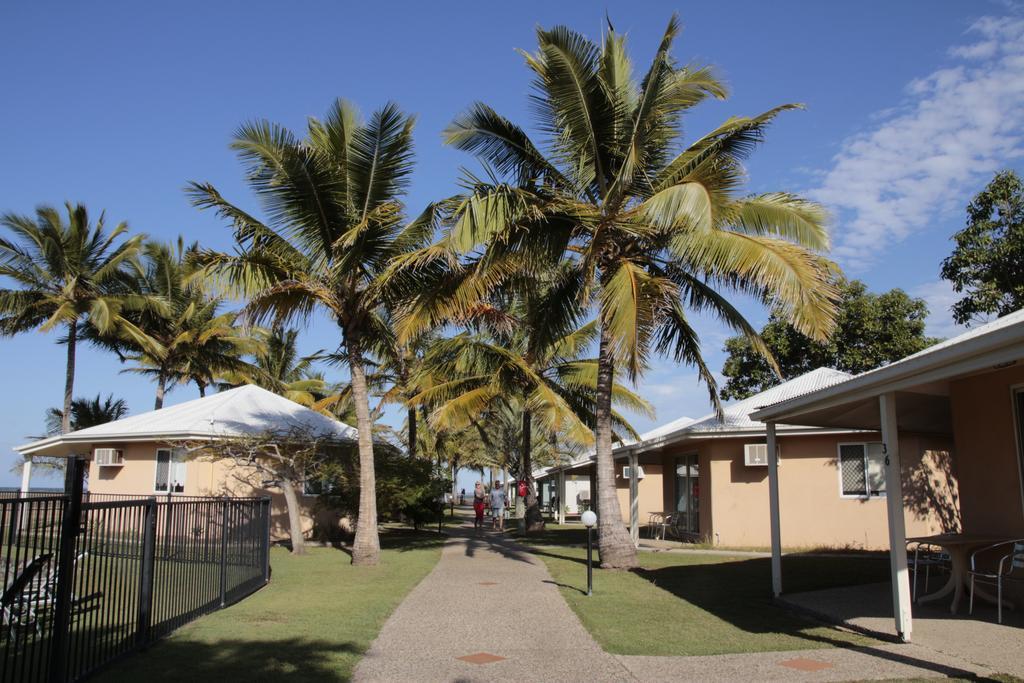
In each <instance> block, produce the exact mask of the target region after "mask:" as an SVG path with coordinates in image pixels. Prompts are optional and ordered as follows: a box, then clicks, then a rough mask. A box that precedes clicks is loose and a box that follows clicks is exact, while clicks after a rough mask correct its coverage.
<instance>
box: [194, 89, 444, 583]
mask: <svg viewBox="0 0 1024 683" xmlns="http://www.w3.org/2000/svg"><path fill="white" fill-rule="evenodd" d="M412 127H413V119H412V118H411V117H409V116H406V115H404V114H402V113H401V112H400V111H399V109H398V108H397V107H396V106H395V105H393V104H388V105H386V106H384V107H383V108H381V109H379V110H377V111H376V112H375V113H374V114H373V115H372V116H371V117H370V119H369V121H368V122H366V123H363V122H361V121H360V120H359V116H358V115H357V113H356V111H355V109H354V108H353V107H352V105H350V104H348V103H346V102H344V101H342V100H338V101H336V102H335V103H334V104H333V106H332V107H331V109H330V111H329V112H328V114H327V117H326V118H325V119H324V120H322V121H321V120H318V119H310V121H309V124H308V130H307V134H306V137H305V138H303V139H300V138H298V137H296V136H295V135H294V134H293V133H292V132H291V131H289V130H287V129H286V128H284V127H282V126H280V125H277V124H274V123H271V122H269V121H256V122H252V123H248V124H245V125H243V126H242V127H241V128H240V129H239V130H238V132H237V133H236V134H235V139H234V142H233V143H232V148H233V149H234V150H235V151H236V152H237V153H238V154H239V156H240V157H241V159H242V160H243V161H244V162H245V163H246V164H247V165H248V167H249V168H248V171H247V173H246V182H247V183H248V184H249V186H250V187H251V188H252V189H253V191H255V192H256V194H257V195H258V196H259V198H260V200H261V201H262V204H263V207H264V210H265V213H266V215H267V220H266V221H261V220H259V219H257V218H256V217H254V216H252V215H251V214H249V213H247V212H245V211H243V210H242V209H240V208H238V207H237V206H235V205H234V204H231V203H230V202H228V201H227V200H226V199H224V198H223V197H222V196H221V194H220V193H219V192H218V191H217V190H216V188H214V187H213V186H212V185H208V184H199V183H193V184H192V185H191V188H190V194H191V196H192V199H193V202H194V203H195V205H196V206H198V207H200V208H204V209H213V210H215V211H216V212H217V214H218V215H219V216H221V217H222V218H224V219H226V220H228V221H230V223H231V225H232V227H233V229H234V234H235V241H236V242H237V243H238V247H239V249H238V251H237V252H236V253H233V254H220V253H214V252H207V253H205V254H204V255H203V259H202V261H203V263H204V264H205V266H206V268H207V270H208V272H209V273H211V274H212V275H213V276H214V277H216V278H217V279H218V280H219V282H221V283H222V284H223V285H224V286H225V287H226V288H227V289H228V290H229V291H231V292H233V293H236V294H239V295H243V296H247V297H249V303H248V305H247V306H246V309H245V311H246V313H247V314H248V315H249V316H250V317H251V318H252V319H253V320H254V321H255V322H260V321H262V320H265V319H268V318H269V319H273V320H274V321H275V322H277V323H282V324H283V323H285V322H287V321H289V320H303V321H306V320H309V319H310V317H311V316H312V315H313V313H314V311H318V310H319V311H322V312H324V313H326V314H327V315H328V316H329V318H330V320H332V321H333V322H335V323H336V324H337V325H338V329H339V332H340V337H341V338H340V340H339V342H340V344H339V353H340V354H341V355H342V357H343V360H344V363H345V365H346V366H347V367H348V370H349V376H350V377H351V383H352V395H353V403H354V407H355V411H356V426H357V427H358V429H359V476H360V486H359V490H360V492H361V493H360V495H361V498H360V505H359V517H358V522H357V526H356V537H355V542H354V544H353V548H352V561H353V563H354V564H363V565H370V564H376V563H377V562H378V561H379V558H380V540H379V537H378V534H377V500H376V496H375V491H376V486H375V476H374V460H373V456H374V444H373V439H372V434H373V419H372V418H371V414H370V407H369V387H368V383H367V360H368V356H369V355H370V354H372V351H373V344H374V342H375V340H376V339H379V338H381V337H383V336H386V335H387V334H388V333H389V332H388V330H387V329H386V328H385V325H384V323H383V322H382V319H381V316H380V311H381V307H382V304H383V303H384V298H385V297H384V295H385V285H386V283H385V282H384V281H382V278H381V276H382V274H383V273H384V271H385V268H386V267H387V264H388V263H389V261H391V260H392V259H393V258H395V257H396V256H398V255H399V254H401V253H403V252H405V251H407V250H411V249H416V248H419V247H421V246H422V245H423V244H424V243H425V242H426V241H428V240H429V239H430V237H431V235H432V234H433V231H434V228H435V225H434V218H433V209H432V208H430V209H428V210H427V211H426V212H425V213H424V214H423V215H422V216H421V217H420V218H418V219H417V220H415V221H413V222H412V223H411V224H410V225H408V226H406V227H405V228H403V226H402V210H403V206H402V203H401V196H402V194H403V193H404V191H405V189H406V185H407V184H408V180H409V174H410V173H411V172H412V166H413V160H412Z"/></svg>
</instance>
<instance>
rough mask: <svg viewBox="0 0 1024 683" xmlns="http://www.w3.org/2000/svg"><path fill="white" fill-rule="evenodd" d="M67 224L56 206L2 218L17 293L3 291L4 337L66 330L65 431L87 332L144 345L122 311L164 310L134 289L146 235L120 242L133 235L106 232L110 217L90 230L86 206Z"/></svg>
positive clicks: (3, 262)
mask: <svg viewBox="0 0 1024 683" xmlns="http://www.w3.org/2000/svg"><path fill="white" fill-rule="evenodd" d="M65 210H66V215H67V220H66V221H65V220H64V218H63V217H62V216H61V214H60V212H59V211H58V210H57V209H55V208H53V207H49V206H42V207H39V208H38V209H36V215H35V217H34V218H32V217H30V216H22V215H17V214H13V213H7V214H3V215H2V216H0V225H2V226H3V227H5V228H7V229H8V230H9V231H10V233H11V238H10V239H4V238H0V276H6V277H8V278H10V279H11V280H13V281H14V282H15V283H17V285H18V288H17V289H0V335H3V336H11V335H15V334H18V333H20V332H27V331H28V330H32V329H38V330H40V331H42V332H49V331H50V330H53V329H56V328H58V327H63V328H64V330H65V331H66V337H65V338H64V339H63V340H62V341H63V343H65V344H67V347H68V350H67V366H66V370H65V379H64V405H63V408H62V411H61V414H62V419H61V431H64V432H67V431H69V430H70V428H71V415H72V398H71V397H72V395H73V393H74V384H75V351H76V349H77V344H78V337H79V336H80V334H81V333H82V331H83V330H84V329H93V330H95V331H97V332H100V333H103V334H113V333H115V332H116V333H118V334H122V335H125V336H126V337H128V338H132V339H135V340H137V341H139V342H140V343H141V342H142V341H143V338H142V335H141V334H140V332H139V330H138V329H137V328H135V326H134V325H132V324H131V323H130V322H128V321H127V320H126V319H125V317H124V316H123V315H122V313H124V312H126V311H128V310H132V309H138V308H146V307H159V302H154V301H152V300H148V299H147V298H146V297H144V296H140V295H139V294H138V293H136V292H134V291H132V288H131V286H130V278H129V277H128V275H127V272H126V267H127V266H128V265H129V264H130V263H131V262H132V260H134V259H135V257H136V256H137V254H138V252H139V247H140V245H141V244H142V241H143V239H144V238H145V236H144V235H135V236H134V237H129V238H127V239H124V240H121V241H119V238H120V237H121V236H122V235H124V234H125V233H126V232H127V231H128V225H127V224H126V223H119V224H118V225H117V226H116V227H115V228H114V229H113V230H111V231H110V232H107V230H106V225H105V222H104V216H103V214H100V217H99V220H98V221H96V223H95V225H90V222H89V214H88V211H87V210H86V208H85V207H84V206H82V205H81V204H77V205H74V206H72V205H71V204H70V203H68V204H66V205H65Z"/></svg>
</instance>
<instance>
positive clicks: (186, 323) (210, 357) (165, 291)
mask: <svg viewBox="0 0 1024 683" xmlns="http://www.w3.org/2000/svg"><path fill="white" fill-rule="evenodd" d="M198 248H199V247H198V245H197V244H196V243H193V244H190V245H188V246H185V243H184V241H183V240H182V238H180V237H179V238H178V240H177V242H176V243H174V244H164V243H160V242H147V243H146V244H145V246H144V247H143V263H142V264H141V265H140V266H139V268H138V269H137V273H136V278H135V281H134V283H133V287H134V289H135V290H136V291H139V292H142V293H144V294H145V295H147V296H150V297H153V298H156V299H159V300H160V301H163V302H165V303H166V306H165V307H164V308H163V309H160V310H156V309H151V310H143V311H139V312H137V313H135V314H133V315H132V316H131V320H132V322H133V323H134V327H135V329H137V330H139V331H141V334H142V335H143V336H142V342H141V343H140V341H139V338H138V335H136V336H134V337H132V336H126V335H112V334H102V333H100V332H96V331H91V332H89V333H88V334H87V335H86V336H87V338H88V339H89V340H90V341H91V342H93V343H94V344H96V345H98V346H101V347H103V348H107V349H110V350H112V351H114V352H115V353H117V354H118V355H119V356H120V357H121V359H122V360H123V361H131V362H133V363H135V367H133V368H129V369H128V370H125V372H130V373H135V374H140V375H144V376H147V377H152V378H153V379H154V380H155V382H156V397H155V401H154V409H156V410H159V409H160V408H163V405H164V397H165V396H166V393H167V391H168V389H170V388H171V387H173V386H175V385H176V384H187V383H189V382H194V383H195V384H196V386H197V387H198V388H199V395H200V396H205V395H206V388H207V387H208V386H210V385H211V384H213V383H214V382H215V381H217V380H218V379H220V378H221V377H222V376H224V375H226V374H229V373H231V374H233V375H234V376H240V375H245V376H253V375H255V374H256V372H257V371H256V369H255V368H254V367H253V366H252V365H251V364H249V363H247V362H245V361H244V360H243V358H242V356H243V355H245V354H246V353H255V352H258V351H259V349H260V346H261V345H260V341H259V339H258V338H256V337H253V336H252V335H249V334H247V333H246V332H245V331H244V330H242V328H241V327H240V326H239V325H238V324H237V318H238V314H237V313H234V312H223V313H222V312H220V310H219V309H220V307H221V306H222V305H223V300H222V299H220V298H218V297H216V296H212V295H211V294H210V293H209V292H208V291H207V290H206V286H205V283H204V281H203V279H202V277H201V275H202V273H201V272H200V271H199V269H198V267H197V266H196V265H195V264H194V260H195V257H196V254H197V253H198Z"/></svg>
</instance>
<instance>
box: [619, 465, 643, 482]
mask: <svg viewBox="0 0 1024 683" xmlns="http://www.w3.org/2000/svg"><path fill="white" fill-rule="evenodd" d="M629 477H630V473H629V465H626V466H624V467H623V468H622V478H623V479H629ZM636 478H637V479H643V478H644V467H643V465H637V466H636Z"/></svg>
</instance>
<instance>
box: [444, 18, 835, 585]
mask: <svg viewBox="0 0 1024 683" xmlns="http://www.w3.org/2000/svg"><path fill="white" fill-rule="evenodd" d="M678 28H679V27H678V22H677V20H676V18H675V17H673V18H672V20H671V21H670V22H669V25H668V28H667V30H666V31H665V34H664V37H663V38H662V41H661V44H660V45H659V47H658V49H657V51H656V53H655V56H654V59H653V61H652V63H651V65H650V67H649V68H648V70H647V72H646V73H645V74H644V76H643V78H642V79H639V80H638V79H637V78H636V77H635V76H634V75H633V65H632V62H631V60H630V59H629V56H628V55H627V51H626V42H625V37H624V36H622V35H620V34H618V33H616V32H615V30H614V29H613V28H612V27H611V26H610V25H609V27H608V31H607V33H606V34H605V36H604V38H603V40H602V42H601V44H600V45H598V44H595V43H593V42H592V41H590V40H589V39H587V38H586V37H585V36H583V35H581V34H579V33H576V32H573V31H571V30H569V29H568V28H565V27H556V28H553V29H551V30H545V29H538V31H537V39H538V44H539V47H538V51H537V52H536V53H534V54H528V53H523V56H524V58H525V60H526V63H527V65H528V67H529V68H530V69H531V70H532V71H533V72H534V74H535V82H534V86H535V93H534V95H533V97H532V99H533V103H534V105H535V110H536V111H537V115H538V117H539V128H540V129H541V130H542V131H543V132H544V134H545V135H546V138H547V139H546V147H545V148H544V149H543V151H542V148H541V147H538V146H537V145H535V144H534V143H533V141H532V140H531V139H530V138H529V136H528V135H527V134H526V132H525V131H524V130H523V129H521V128H520V127H518V126H516V125H515V124H513V123H512V122H511V121H509V120H508V119H506V118H504V117H502V116H501V115H499V114H498V113H497V112H496V111H494V110H493V109H492V108H490V107H488V106H487V105H485V104H481V103H478V104H475V105H473V106H472V107H471V108H470V109H469V110H468V111H467V112H465V113H464V114H462V115H461V116H459V117H458V118H457V119H456V120H455V121H454V123H453V124H452V125H451V127H450V128H449V129H448V130H447V132H446V138H447V142H448V144H451V145H453V146H455V147H457V148H459V149H461V150H464V151H467V152H470V153H472V154H474V155H476V156H477V157H478V158H479V159H480V160H481V161H482V162H483V163H484V164H486V165H487V166H488V167H489V169H490V171H491V173H492V174H493V175H494V178H493V179H491V180H488V181H486V182H484V181H478V182H476V183H475V184H474V185H473V186H472V187H471V188H470V191H469V192H468V193H467V195H466V196H465V197H463V198H462V200H461V202H460V204H459V206H458V207H457V208H456V210H455V223H454V226H453V229H452V235H451V238H450V239H451V242H452V243H453V244H454V245H456V246H457V247H458V248H459V249H460V250H461V251H462V252H469V251H471V250H475V249H477V248H478V247H480V246H481V245H483V246H484V247H485V256H484V260H485V261H486V262H488V263H490V264H494V265H495V266H500V264H502V263H503V261H504V260H505V259H507V258H510V257H514V258H516V259H518V260H520V261H522V262H526V263H544V262H550V261H552V260H556V261H557V260H566V261H568V262H569V263H571V264H572V266H573V267H575V268H576V269H577V270H578V272H579V275H580V277H581V278H582V281H583V287H582V292H583V299H582V300H583V301H585V302H586V303H588V304H590V303H593V304H594V305H596V307H597V311H598V313H597V319H598V321H599V326H600V333H599V339H598V364H597V377H596V394H597V395H596V427H595V439H596V452H597V489H598V490H597V497H598V500H597V502H598V509H599V510H600V512H601V515H600V536H599V545H600V553H601V563H602V566H604V567H608V568H627V567H632V566H635V565H636V549H635V548H634V547H633V544H632V543H631V541H630V538H629V534H628V532H627V530H626V527H625V524H624V523H623V521H622V517H621V511H620V508H619V503H618V498H617V496H616V493H615V484H614V467H613V461H612V413H611V404H612V384H613V380H614V377H615V373H616V369H617V368H620V369H622V370H623V371H624V372H625V374H626V375H627V376H628V377H629V378H631V379H635V378H637V377H639V376H640V375H641V374H642V372H643V371H644V369H645V368H646V366H647V362H648V359H649V357H650V354H651V353H652V352H666V353H668V354H670V355H671V356H672V357H673V358H675V359H676V360H677V361H679V362H687V363H689V364H692V365H694V366H696V368H697V370H698V372H699V374H700V376H701V377H702V378H703V380H704V382H705V383H706V384H707V385H708V390H709V395H710V397H711V401H712V402H713V403H714V405H715V406H716V409H719V410H720V406H719V404H718V399H717V387H716V383H715V380H714V376H713V375H712V373H711V372H710V370H709V369H708V367H707V365H706V364H705V363H704V360H703V358H702V355H701V349H700V344H699V338H698V335H697V333H696V331H695V330H694V329H693V327H692V326H691V325H690V323H689V321H688V318H687V310H696V311H706V312H710V313H712V314H714V315H716V316H717V317H718V318H719V319H720V320H722V321H723V322H724V323H725V324H727V325H728V326H730V327H731V328H732V329H733V330H735V331H736V332H738V333H740V334H743V335H745V336H747V337H748V338H750V339H751V341H752V343H753V344H754V346H755V348H757V349H758V350H759V351H760V352H761V353H764V354H765V355H766V356H769V357H770V354H769V352H768V351H767V349H766V348H765V345H764V343H763V341H762V340H760V338H759V337H758V336H757V333H756V331H755V330H754V328H753V327H752V326H751V325H750V324H749V323H748V322H747V321H746V320H745V319H744V317H743V316H742V315H741V314H740V312H739V311H738V310H737V309H736V308H735V307H734V306H733V305H732V303H731V302H730V301H729V299H728V298H727V294H728V293H730V292H742V293H746V294H750V295H753V296H754V297H756V298H758V299H761V300H762V301H764V302H765V303H777V304H779V305H780V306H781V307H782V308H783V309H784V310H785V312H786V314H787V316H788V317H789V318H790V319H791V321H792V322H793V324H794V325H795V326H796V327H797V329H799V330H800V331H801V332H804V333H805V334H807V335H808V336H811V337H813V338H818V339H820V338H822V337H824V336H826V335H827V334H828V332H829V331H830V329H831V326H832V324H833V323H832V321H833V317H834V311H835V307H834V303H833V302H834V299H835V296H836V295H835V291H834V288H833V287H832V286H831V285H830V284H829V275H830V273H831V272H832V270H833V268H834V266H833V265H832V264H831V263H830V262H828V261H827V260H826V259H825V258H824V257H823V256H821V255H820V254H821V253H822V252H823V251H825V250H826V249H827V248H828V245H829V240H828V234H827V231H826V229H825V227H824V222H825V213H824V211H823V210H822V209H821V208H820V207H819V206H817V205H816V204H813V203H811V202H809V201H807V200H804V199H802V198H800V197H797V196H794V195H792V194H788V193H768V194H760V195H752V196H742V195H740V193H739V191H740V188H741V187H742V185H743V178H744V170H743V166H742V161H743V159H744V158H745V156H746V155H747V154H748V153H750V152H751V151H752V149H753V148H754V147H755V146H756V144H757V143H758V142H760V141H761V139H762V138H763V135H764V131H765V128H766V126H767V125H768V124H769V123H770V122H771V121H772V119H774V118H775V117H776V116H777V115H778V114H779V113H781V112H783V111H786V110H790V109H794V108H796V107H797V105H784V106H781V107H777V108H775V109H772V110H770V111H767V112H765V113H764V114H761V115H759V116H754V117H732V118H730V119H728V120H727V121H725V122H724V123H723V124H722V125H721V126H719V127H718V128H716V129H715V130H713V131H712V132H710V133H709V134H707V135H704V136H703V137H701V138H698V139H697V140H695V141H693V142H692V143H690V144H689V145H685V146H684V145H681V144H680V141H681V121H682V115H683V113H684V112H686V111H687V110H688V109H690V108H691V107H693V106H694V105H696V104H698V103H699V102H701V101H702V100H704V99H705V98H706V97H709V96H712V97H718V98H724V97H725V95H726V91H725V88H724V87H723V86H722V84H721V83H720V82H719V81H718V80H717V79H716V78H715V76H714V73H713V71H712V70H711V69H710V68H708V67H701V66H683V67H680V66H678V65H677V64H676V63H675V61H674V60H673V59H672V57H671V55H670V50H671V47H672V43H673V40H674V38H675V36H676V34H677V32H678ZM481 286H483V285H481Z"/></svg>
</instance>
